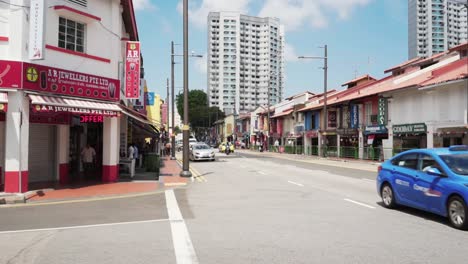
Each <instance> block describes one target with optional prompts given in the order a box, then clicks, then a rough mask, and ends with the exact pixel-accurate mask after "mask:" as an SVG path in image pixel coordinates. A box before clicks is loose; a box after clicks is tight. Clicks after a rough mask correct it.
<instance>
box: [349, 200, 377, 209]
mask: <svg viewBox="0 0 468 264" xmlns="http://www.w3.org/2000/svg"><path fill="white" fill-rule="evenodd" d="M344 200H345V201H347V202H350V203H353V204H357V205H360V206H364V207H367V208H370V209H375V207H374V206H370V205H367V204H364V203H360V202H356V201H353V200H351V199H347V198H346V199H344Z"/></svg>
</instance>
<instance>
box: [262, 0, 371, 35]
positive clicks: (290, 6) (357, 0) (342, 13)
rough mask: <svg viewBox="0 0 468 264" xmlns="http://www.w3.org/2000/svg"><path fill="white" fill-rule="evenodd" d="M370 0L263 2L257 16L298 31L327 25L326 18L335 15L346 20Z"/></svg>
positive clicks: (270, 0) (286, 0) (285, 0)
mask: <svg viewBox="0 0 468 264" xmlns="http://www.w3.org/2000/svg"><path fill="white" fill-rule="evenodd" d="M370 1H372V0H265V3H264V5H263V7H262V8H261V10H260V13H259V16H263V17H266V16H270V17H278V18H279V19H280V20H281V23H282V24H284V25H285V28H286V30H289V31H293V30H299V29H301V28H302V26H303V25H304V24H308V25H310V26H312V27H314V28H323V27H326V26H327V25H328V20H329V18H327V16H330V13H332V14H333V13H337V14H338V17H339V18H340V19H347V18H348V17H349V16H350V14H351V12H352V11H353V9H354V8H355V7H358V6H365V5H367V4H368V3H369V2H370Z"/></svg>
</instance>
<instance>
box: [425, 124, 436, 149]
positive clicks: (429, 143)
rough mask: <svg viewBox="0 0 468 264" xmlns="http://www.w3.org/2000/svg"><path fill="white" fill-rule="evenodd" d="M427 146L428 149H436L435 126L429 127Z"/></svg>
mask: <svg viewBox="0 0 468 264" xmlns="http://www.w3.org/2000/svg"><path fill="white" fill-rule="evenodd" d="M426 138H427V145H426V148H433V147H434V126H432V125H428V126H427V134H426Z"/></svg>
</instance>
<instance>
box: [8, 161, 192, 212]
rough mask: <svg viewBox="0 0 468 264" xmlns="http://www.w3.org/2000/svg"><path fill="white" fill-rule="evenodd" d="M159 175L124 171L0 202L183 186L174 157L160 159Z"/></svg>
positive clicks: (78, 197)
mask: <svg viewBox="0 0 468 264" xmlns="http://www.w3.org/2000/svg"><path fill="white" fill-rule="evenodd" d="M161 163H162V164H161V169H160V176H159V179H157V177H156V174H155V173H154V172H153V173H148V172H141V173H136V174H135V177H134V178H133V179H131V178H130V177H128V175H126V174H122V175H120V177H119V182H115V183H101V182H82V183H78V184H71V185H62V186H58V187H56V188H54V189H52V188H51V189H41V190H35V191H30V192H27V193H24V194H6V193H3V194H2V195H0V204H17V203H44V202H59V201H61V202H62V201H76V200H91V199H97V198H112V197H125V196H129V197H131V196H135V195H143V194H151V193H155V192H162V191H164V190H165V189H166V188H173V187H177V186H185V185H187V184H188V183H189V180H190V179H189V178H182V177H179V173H180V170H181V167H180V165H179V163H178V162H177V161H176V160H170V158H169V157H162V158H161Z"/></svg>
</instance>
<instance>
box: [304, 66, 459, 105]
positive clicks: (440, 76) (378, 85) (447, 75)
mask: <svg viewBox="0 0 468 264" xmlns="http://www.w3.org/2000/svg"><path fill="white" fill-rule="evenodd" d="M411 75H414V76H411ZM461 78H468V60H467V59H466V58H462V59H459V60H456V61H454V62H451V63H448V64H445V65H440V66H439V67H437V68H435V69H433V70H432V71H431V70H427V69H426V70H420V71H419V73H417V74H415V72H411V73H408V74H402V75H398V76H392V75H390V76H387V77H385V78H383V79H381V80H379V81H377V82H374V83H371V84H370V85H365V86H361V87H353V88H352V89H349V90H351V92H349V90H345V91H343V92H340V93H338V94H336V95H335V96H332V97H330V98H327V104H328V105H334V104H338V103H341V102H346V101H351V100H356V99H358V98H363V97H367V96H371V95H376V94H379V93H384V92H389V91H393V90H398V89H403V88H410V87H418V86H419V87H422V86H427V85H431V84H437V83H442V82H447V81H451V80H457V79H461ZM355 88H356V89H355ZM323 105H324V104H323V102H320V103H319V104H316V105H313V106H309V107H307V108H306V109H303V110H302V111H305V110H312V109H319V108H321V107H323Z"/></svg>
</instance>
